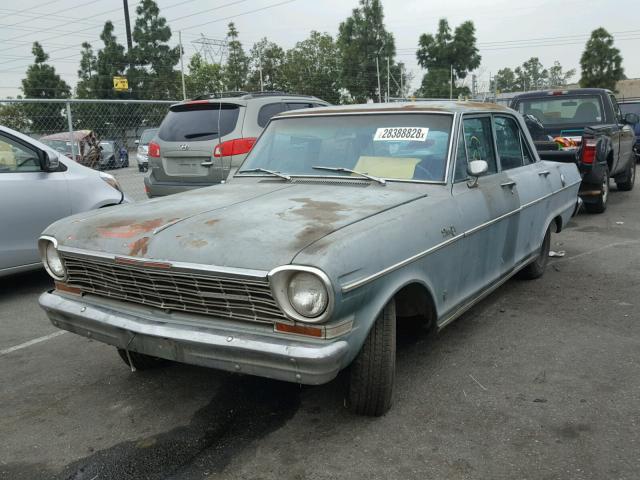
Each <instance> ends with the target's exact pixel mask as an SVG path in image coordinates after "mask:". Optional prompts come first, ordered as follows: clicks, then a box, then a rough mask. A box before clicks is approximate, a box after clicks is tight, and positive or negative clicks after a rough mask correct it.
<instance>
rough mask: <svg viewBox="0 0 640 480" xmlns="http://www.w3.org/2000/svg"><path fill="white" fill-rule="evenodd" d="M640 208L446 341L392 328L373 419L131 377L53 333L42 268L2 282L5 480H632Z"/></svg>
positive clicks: (199, 384)
mask: <svg viewBox="0 0 640 480" xmlns="http://www.w3.org/2000/svg"><path fill="white" fill-rule="evenodd" d="M118 177H120V178H121V181H122V178H124V179H125V180H124V181H122V182H123V184H125V183H126V184H127V185H129V183H130V184H131V185H132V187H129V186H125V189H131V188H134V187H135V188H139V187H138V185H139V184H138V181H139V182H141V181H142V178H141V177H142V174H138V173H137V172H136V171H134V170H132V169H126V170H122V171H120V172H119V173H118ZM136 192H137V193H135V195H136V197H138V196H139V191H136ZM142 193H144V192H143V190H142ZM142 198H144V197H141V199H142ZM639 207H640V188H637V189H636V190H635V191H633V192H617V191H612V194H611V197H610V205H609V209H608V210H607V212H606V213H605V214H603V215H587V214H580V215H579V216H577V217H576V218H575V219H574V220H573V221H572V222H571V224H570V225H569V226H568V228H567V229H566V230H565V231H564V232H562V233H561V234H559V235H554V236H553V237H552V249H553V250H554V251H565V252H566V253H565V256H564V257H561V258H551V259H550V264H549V266H548V269H547V272H546V274H545V275H544V277H543V278H542V279H539V280H535V281H521V280H515V279H514V280H511V281H509V282H508V283H507V284H505V285H504V286H502V287H501V288H500V289H498V290H497V291H496V292H495V293H493V294H492V295H491V296H490V297H488V298H487V299H486V300H485V301H483V302H482V303H480V304H479V305H477V306H476V307H475V308H474V309H473V310H472V311H470V312H468V313H467V314H465V315H464V316H463V317H462V318H460V319H459V320H457V321H456V322H454V323H453V324H452V325H451V326H450V327H447V328H446V329H445V330H444V331H443V332H441V333H440V334H438V335H424V334H423V335H418V336H416V334H415V333H414V332H411V331H406V332H404V333H403V334H401V335H400V341H399V342H400V345H399V348H398V365H397V385H396V387H397V395H396V398H395V403H394V406H393V408H392V410H391V411H390V412H389V413H388V414H387V415H385V416H384V417H381V418H363V417H357V416H353V415H351V414H350V413H349V412H348V411H347V410H346V409H345V408H344V403H343V378H342V377H339V378H338V379H337V380H336V381H334V382H331V383H329V384H327V385H323V386H319V387H300V386H298V385H293V384H287V383H281V382H275V381H269V380H265V379H260V378H256V377H249V376H241V375H236V374H229V373H223V372H218V371H215V370H209V369H205V368H196V367H191V366H186V365H178V364H173V365H170V366H168V367H166V368H163V369H159V370H154V371H145V372H140V371H137V372H135V373H132V372H131V371H130V370H128V369H127V367H126V366H125V365H124V363H122V361H121V360H120V358H119V357H118V355H117V353H116V351H115V349H114V348H112V347H109V346H106V345H103V344H100V343H97V342H93V341H91V340H88V339H86V338H82V337H79V336H76V335H73V334H71V333H63V334H60V333H58V332H59V331H58V330H56V329H55V328H54V327H53V326H51V324H50V323H49V322H48V320H47V319H46V317H45V315H44V313H43V312H42V311H41V310H40V308H39V307H38V305H37V297H38V295H39V293H40V292H42V291H44V290H45V289H48V288H50V287H51V281H50V280H49V278H48V277H47V276H46V275H45V274H44V272H34V273H29V274H23V275H18V276H14V277H11V278H6V279H0V325H2V329H3V333H2V335H0V406H1V412H2V415H1V416H0V432H1V435H0V478H2V479H11V480H23V479H24V480H26V479H29V480H31V479H73V480H98V479H138V478H144V479H265V480H266V479H307V478H309V479H329V478H348V479H351V478H352V479H362V478H367V479H378V478H380V479H387V478H398V479H400V478H401V479H421V480H422V479H465V480H466V479H473V480H475V479H483V480H485V479H505V480H506V479H509V480H514V479H545V480H551V479H557V480H565V479H572V480H573V479H576V480H581V479H594V480H596V479H597V480H602V479H607V480H614V479H615V480H637V479H638V478H640V375H639V373H640V314H639V313H638V307H639V306H640V296H639V294H638V288H639V287H640V208H639Z"/></svg>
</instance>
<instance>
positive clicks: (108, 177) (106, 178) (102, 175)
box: [100, 172, 122, 192]
mask: <svg viewBox="0 0 640 480" xmlns="http://www.w3.org/2000/svg"><path fill="white" fill-rule="evenodd" d="M100 178H101V179H102V180H103V181H105V182H107V183H108V184H109V186H111V187H113V188H115V189H116V190H118V191H119V192H122V188H120V184H119V183H118V180H116V177H114V176H113V175H111V174H110V173H105V172H100Z"/></svg>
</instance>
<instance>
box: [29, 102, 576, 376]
mask: <svg viewBox="0 0 640 480" xmlns="http://www.w3.org/2000/svg"><path fill="white" fill-rule="evenodd" d="M381 113H382V114H400V115H405V114H406V115H410V114H413V113H437V114H439V115H448V116H450V117H451V119H452V134H451V135H450V142H449V151H448V154H447V168H446V174H445V179H444V181H442V182H411V181H388V182H387V183H386V185H381V184H378V183H377V182H372V181H369V180H366V179H359V178H357V177H353V176H350V177H344V176H327V177H322V178H318V179H309V178H306V179H304V178H300V179H293V180H292V181H291V182H287V181H285V180H283V179H279V178H276V177H271V176H266V175H262V174H259V173H256V174H255V175H246V174H245V175H238V174H236V176H235V177H234V178H233V179H232V180H231V181H229V182H228V183H227V184H223V185H217V186H213V187H209V188H204V189H201V190H196V191H191V192H187V193H183V194H179V195H175V196H171V197H167V198H162V199H156V200H151V201H147V202H143V203H139V204H134V205H129V206H126V207H122V208H117V209H110V210H107V211H100V212H94V213H89V214H83V215H77V216H74V217H69V218H68V219H65V220H61V221H59V222H56V223H54V224H53V225H51V226H50V227H49V228H47V229H46V231H45V232H44V233H43V235H44V237H43V238H44V240H43V241H47V240H51V239H55V242H56V243H57V245H58V249H59V250H60V251H61V252H63V254H64V252H65V251H66V252H71V253H74V254H79V255H82V256H84V257H85V258H88V259H90V258H100V259H102V260H104V261H107V262H112V261H116V259H118V258H119V259H125V260H129V261H131V262H134V263H135V264H136V268H141V269H144V268H146V267H145V264H146V263H148V262H151V263H152V264H153V266H155V264H157V263H158V262H161V263H162V265H163V268H167V269H169V270H171V269H174V270H176V271H179V272H181V273H182V274H188V273H189V272H198V273H202V272H214V273H215V274H216V275H221V276H226V277H230V278H236V279H245V278H249V279H258V280H260V281H264V282H268V281H269V272H270V271H272V270H273V269H277V268H278V267H282V266H287V265H293V266H295V265H300V266H305V267H313V268H315V269H318V270H319V271H321V272H324V274H325V275H326V277H327V278H328V281H329V282H330V287H329V288H330V290H331V296H332V310H331V314H330V316H329V318H327V319H326V321H325V322H323V323H322V324H321V325H322V326H323V327H326V328H327V331H333V332H338V333H337V334H335V336H333V337H332V338H325V339H318V338H313V337H306V336H303V335H291V334H286V333H280V332H277V331H275V330H274V328H273V326H272V325H267V324H264V323H252V322H245V321H234V320H233V319H229V318H216V317H211V316H203V315H195V314H191V313H184V312H182V313H181V312H177V311H166V310H163V309H159V308H150V307H148V306H145V305H139V304H137V303H136V302H126V301H122V300H114V299H109V298H104V297H101V296H99V295H88V294H85V295H83V296H81V297H79V296H77V295H73V294H70V293H66V292H65V291H63V290H53V291H51V292H47V293H44V294H43V295H42V296H41V298H40V303H41V305H42V307H43V308H44V309H45V310H46V312H47V314H48V316H49V318H50V319H51V321H52V322H53V323H54V325H57V326H58V327H60V328H64V329H67V330H70V331H73V332H76V333H78V334H80V335H85V336H90V337H92V338H96V339H98V340H101V341H104V342H106V343H110V344H113V345H116V346H117V347H119V348H127V349H130V350H131V351H138V352H142V353H146V354H149V355H154V356H158V357H165V358H169V359H173V360H178V361H184V362H188V363H194V364H200V365H205V366H211V367H215V368H220V369H225V370H231V371H240V372H245V373H250V374H256V375H261V376H266V377H270V378H277V379H282V380H287V381H293V382H300V383H308V384H318V383H324V382H327V381H329V380H331V379H332V378H334V377H335V376H336V375H337V373H338V372H339V371H340V370H341V369H343V368H345V367H347V366H348V365H349V364H350V363H351V361H352V360H353V359H354V357H356V355H357V354H358V352H359V351H360V349H361V347H362V345H363V342H364V341H365V339H366V337H367V334H368V332H369V330H370V329H371V327H372V325H373V324H374V322H375V320H376V318H377V317H378V316H379V314H380V312H381V311H382V310H383V308H384V306H385V305H386V304H387V303H388V302H389V301H390V300H391V299H393V298H394V296H395V295H396V294H397V293H398V292H400V291H404V292H406V291H407V290H406V287H407V286H409V285H412V286H413V287H411V288H412V296H410V297H406V296H405V297H404V298H403V299H402V305H398V309H399V312H398V313H399V314H403V313H404V314H411V313H415V312H421V313H425V312H424V311H423V310H424V308H428V309H429V312H428V313H429V314H430V316H432V317H433V316H434V319H435V321H436V323H437V326H438V327H440V328H442V327H444V326H445V325H447V324H448V323H449V322H451V321H452V320H454V319H455V318H457V317H458V316H459V315H460V314H461V313H463V312H464V311H465V310H466V309H467V308H469V307H470V306H471V305H473V304H474V303H475V302H476V301H478V300H479V299H481V298H483V297H484V296H485V295H486V294H488V293H490V292H491V291H493V290H494V289H495V288H496V287H498V286H499V285H500V284H502V283H503V282H504V281H506V280H507V279H508V278H510V277H511V276H512V275H513V274H515V273H516V272H517V271H519V270H520V269H522V268H523V267H525V266H526V265H527V264H528V263H530V262H531V261H532V260H534V259H535V258H536V257H537V256H538V254H539V252H540V249H541V246H542V244H543V240H544V237H545V233H546V232H547V229H548V228H549V227H552V228H553V229H555V230H557V231H559V230H560V229H561V228H562V227H563V226H564V225H566V223H567V222H568V221H569V219H570V217H571V216H572V214H573V213H574V212H575V210H576V206H577V192H578V188H579V184H580V176H579V174H578V171H577V169H576V167H575V165H572V164H560V163H554V162H546V161H540V160H539V159H538V158H537V156H536V153H535V149H534V148H533V146H532V141H531V138H530V136H529V134H528V131H527V129H526V128H525V125H524V123H523V121H522V119H521V117H520V116H519V115H518V114H517V113H515V112H513V111H512V110H509V109H506V108H503V107H500V106H497V105H491V104H480V103H469V102H439V103H433V102H424V103H406V104H385V105H379V104H378V105H357V106H349V107H326V108H322V109H310V110H305V111H301V112H289V113H287V114H284V115H280V116H279V117H276V119H274V120H272V122H276V121H279V120H278V119H279V118H291V117H295V118H297V119H298V121H299V122H300V123H301V124H302V122H304V121H305V119H306V118H308V117H319V116H322V117H328V118H329V117H331V116H336V115H369V114H381ZM478 115H480V116H483V115H484V116H492V115H504V116H509V117H511V118H514V119H515V120H516V121H517V123H518V125H519V126H520V129H521V130H522V132H523V135H524V136H525V139H526V140H525V141H526V142H527V143H528V148H529V150H530V151H531V152H532V155H533V156H534V159H535V162H534V163H532V164H530V165H525V166H522V167H520V168H516V169H512V170H508V171H499V172H498V173H496V174H493V175H488V176H484V177H480V178H479V179H478V182H477V186H476V187H470V186H469V184H468V182H467V181H462V182H457V183H455V182H454V181H453V172H454V162H455V159H456V153H457V152H456V150H457V145H458V136H459V135H461V125H462V119H463V118H464V117H466V116H478ZM494 141H495V140H494ZM149 268H151V266H150V267H149ZM403 289H405V290H403ZM411 298H415V301H416V304H415V305H411V304H410V303H411ZM426 300H428V303H427V304H426V305H425V304H424V302H425V301H426ZM418 303H419V304H418ZM291 323H296V324H300V322H291ZM345 326H346V328H345ZM333 327H335V330H331V329H332V328H333ZM332 335H333V334H332ZM327 336H330V335H327Z"/></svg>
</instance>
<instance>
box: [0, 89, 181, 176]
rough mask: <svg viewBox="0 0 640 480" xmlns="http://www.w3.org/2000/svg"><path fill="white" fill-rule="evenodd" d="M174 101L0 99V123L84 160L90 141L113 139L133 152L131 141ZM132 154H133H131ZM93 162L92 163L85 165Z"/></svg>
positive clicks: (153, 124) (158, 118)
mask: <svg viewBox="0 0 640 480" xmlns="http://www.w3.org/2000/svg"><path fill="white" fill-rule="evenodd" d="M176 102H177V101H151V100H150V101H146V100H59V99H10V100H0V125H3V126H5V127H9V128H12V129H14V130H17V131H19V132H22V133H25V134H27V135H29V136H31V137H33V138H36V139H39V140H41V141H43V142H44V143H47V144H49V145H51V146H52V147H53V148H55V149H57V150H59V151H61V152H62V153H64V154H66V155H68V156H70V157H72V158H76V159H78V160H80V163H84V164H86V163H87V162H85V161H84V157H85V156H86V155H88V153H89V152H88V151H85V150H86V148H87V147H89V148H90V147H91V145H90V144H91V143H92V142H102V141H113V142H115V143H116V144H117V145H118V146H122V147H124V148H125V149H127V150H128V151H131V152H134V151H135V148H136V144H135V141H136V139H138V138H140V135H141V134H142V132H143V131H144V130H146V129H147V128H154V127H157V126H159V125H160V122H161V121H162V119H163V118H164V116H165V115H166V113H167V111H168V108H169V106H170V105H171V104H173V103H176ZM134 156H135V155H134ZM89 166H93V165H89Z"/></svg>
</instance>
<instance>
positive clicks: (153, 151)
mask: <svg viewBox="0 0 640 480" xmlns="http://www.w3.org/2000/svg"><path fill="white" fill-rule="evenodd" d="M147 155H149V156H150V157H151V158H160V145H158V144H157V143H156V142H151V143H149V150H148V151H147Z"/></svg>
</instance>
